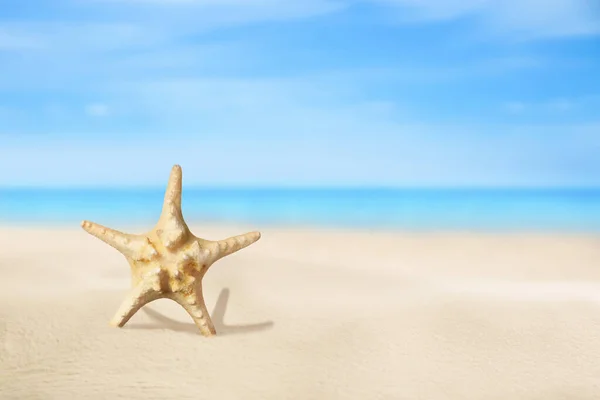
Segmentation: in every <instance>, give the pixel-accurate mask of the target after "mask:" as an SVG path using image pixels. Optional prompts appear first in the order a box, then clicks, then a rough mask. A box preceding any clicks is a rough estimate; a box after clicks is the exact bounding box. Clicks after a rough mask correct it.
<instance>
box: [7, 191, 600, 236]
mask: <svg viewBox="0 0 600 400" xmlns="http://www.w3.org/2000/svg"><path fill="white" fill-rule="evenodd" d="M163 196H164V188H143V189H139V188H138V189H122V188H121V189H105V188H104V189H99V188H94V189H46V188H44V189H35V188H4V189H2V188H0V224H2V223H9V224H24V225H39V224H45V225H47V224H59V225H73V226H77V225H78V224H79V223H80V222H81V220H84V219H87V220H91V221H94V222H98V223H101V224H106V225H110V226H114V227H118V226H123V225H126V226H129V225H131V224H144V225H148V226H149V227H151V226H152V225H153V224H154V223H155V222H156V220H157V219H158V216H159V215H160V212H161V208H162V201H163ZM182 206H183V213H184V216H185V218H186V220H188V221H190V222H194V223H195V222H206V223H210V224H214V223H227V224H230V223H234V224H244V225H245V224H248V225H252V226H255V227H256V228H257V229H260V228H261V227H263V226H273V225H276V226H277V225H284V226H295V225H296V226H312V227H332V228H346V227H348V228H368V229H394V230H396V229H397V230H411V231H412V230H435V231H440V230H467V231H473V230H491V231H532V230H533V231H560V232H565V231H569V232H594V233H600V188H597V189H389V188H382V189H363V188H360V189H338V188H336V189H323V188H315V189H291V188H280V189H273V188H270V189H267V188H238V189H231V188H227V189H226V188H189V187H188V188H185V187H184V191H183V200H182Z"/></svg>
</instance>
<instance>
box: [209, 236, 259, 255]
mask: <svg viewBox="0 0 600 400" xmlns="http://www.w3.org/2000/svg"><path fill="white" fill-rule="evenodd" d="M258 239H260V232H248V233H244V234H243V235H238V236H233V237H230V238H227V239H223V240H219V241H216V242H213V248H214V250H213V251H212V254H213V260H212V262H215V261H217V260H219V259H221V258H223V257H226V256H228V255H230V254H233V253H235V252H236V251H239V250H241V249H243V248H245V247H248V246H250V245H251V244H252V243H254V242H256V241H257V240H258Z"/></svg>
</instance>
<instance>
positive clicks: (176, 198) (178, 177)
mask: <svg viewBox="0 0 600 400" xmlns="http://www.w3.org/2000/svg"><path fill="white" fill-rule="evenodd" d="M181 186H182V172H181V167H180V166H179V165H174V166H173V168H172V169H171V176H170V177H169V183H168V184H167V190H166V192H165V199H164V202H163V214H164V215H169V214H171V209H172V208H173V207H174V208H175V209H176V210H179V211H180V210H181Z"/></svg>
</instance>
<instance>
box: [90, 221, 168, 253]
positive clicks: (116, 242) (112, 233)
mask: <svg viewBox="0 0 600 400" xmlns="http://www.w3.org/2000/svg"><path fill="white" fill-rule="evenodd" d="M81 226H82V228H83V229H84V230H85V231H86V232H87V233H89V234H90V235H92V236H95V237H97V238H98V239H100V240H102V241H103V242H104V243H106V244H108V245H109V246H111V247H114V248H115V249H117V250H118V251H119V252H120V253H121V254H123V255H124V256H126V257H129V258H132V259H134V260H151V259H153V258H154V257H156V256H157V255H158V253H157V252H156V249H155V248H154V247H153V246H152V244H151V243H150V241H149V240H148V238H147V237H145V236H139V235H130V234H128V233H123V232H119V231H117V230H114V229H110V228H107V227H105V226H102V225H100V224H96V223H94V222H89V221H83V222H82V223H81Z"/></svg>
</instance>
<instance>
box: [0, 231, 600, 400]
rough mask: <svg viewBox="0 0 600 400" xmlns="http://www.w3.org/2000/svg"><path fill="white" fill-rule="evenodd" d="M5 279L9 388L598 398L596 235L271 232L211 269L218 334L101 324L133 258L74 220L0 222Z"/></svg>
mask: <svg viewBox="0 0 600 400" xmlns="http://www.w3.org/2000/svg"><path fill="white" fill-rule="evenodd" d="M115 228H120V229H123V230H127V229H126V228H125V227H118V226H117V227H115ZM191 228H192V231H193V232H194V233H196V234H198V235H199V236H203V237H206V238H209V239H221V238H224V237H227V236H230V235H233V234H238V233H242V232H245V231H247V230H252V229H253V228H254V227H206V226H201V225H198V226H196V225H192V226H191ZM134 232H135V231H134ZM137 232H139V230H137ZM0 274H1V275H0V281H1V282H2V290H1V292H0V342H1V347H0V399H3V400H8V399H19V400H25V399H45V400H46V399H60V400H63V399H86V400H93V399H161V398H162V399H196V400H198V399H219V400H227V399H247V400H249V399H262V400H265V399H277V400H284V399H302V400H308V399H369V400H372V399H394V400H401V399H411V400H412V399H426V400H437V399H458V400H469V399H482V400H483V399H485V400H494V399H498V400H508V399H510V400H518V399H536V400H538V399H539V400H551V399H569V400H587V399H590V400H592V399H595V400H597V399H600V236H593V235H566V234H565V235H558V234H532V233H528V234H524V233H523V234H491V233H488V234H475V233H458V232H457V233H393V232H376V231H372V232H369V231H362V232H361V231H349V230H345V231H342V230H337V231H336V230H322V229H321V230H320V229H308V228H305V229H299V228H295V229H291V228H290V229H283V228H277V229H276V228H271V229H267V230H263V238H262V239H261V240H260V241H259V242H257V243H256V244H254V245H252V246H250V247H248V248H246V249H244V250H242V251H240V252H238V253H236V254H234V255H232V256H229V257H227V258H225V259H222V260H220V261H218V262H217V263H216V264H214V265H213V267H212V268H211V270H210V271H209V272H208V274H207V275H206V277H205V279H204V290H205V297H206V302H207V305H208V307H209V309H211V310H213V309H214V311H213V312H212V316H213V319H214V322H215V326H216V328H217V331H218V336H216V337H213V338H204V337H202V336H201V335H200V334H199V332H198V331H197V329H196V327H195V326H194V325H193V323H192V321H191V319H190V318H189V316H187V314H186V313H185V311H184V310H183V309H181V308H180V307H179V306H178V305H177V304H176V303H174V302H171V301H169V300H158V301H156V302H153V303H150V304H149V305H147V306H146V307H144V308H143V309H142V310H141V311H140V312H138V314H136V315H135V316H134V317H133V318H132V319H131V320H130V321H129V323H128V324H127V325H126V326H125V327H124V328H121V329H119V328H113V327H111V326H109V325H108V321H109V319H110V318H111V317H112V315H113V313H114V312H115V311H116V310H117V307H118V306H119V304H120V302H121V301H122V299H123V297H124V295H125V293H126V291H127V290H128V288H129V267H128V265H127V263H126V261H125V259H124V258H123V257H122V256H121V255H120V254H119V253H118V252H117V251H116V250H114V249H112V248H110V247H109V246H107V245H106V244H104V243H102V242H101V241H99V240H98V239H95V238H93V237H91V236H89V235H87V234H86V233H85V232H83V231H82V230H81V229H78V228H72V229H71V228H37V229H34V228H14V227H13V228H11V227H4V228H0Z"/></svg>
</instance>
